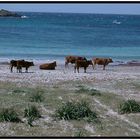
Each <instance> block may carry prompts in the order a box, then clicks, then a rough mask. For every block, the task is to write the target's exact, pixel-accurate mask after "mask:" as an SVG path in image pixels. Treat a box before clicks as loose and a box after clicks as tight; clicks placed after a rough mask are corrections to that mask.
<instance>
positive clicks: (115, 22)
mask: <svg viewBox="0 0 140 140" xmlns="http://www.w3.org/2000/svg"><path fill="white" fill-rule="evenodd" d="M112 23H113V24H121V22H120V21H117V20H113V22H112Z"/></svg>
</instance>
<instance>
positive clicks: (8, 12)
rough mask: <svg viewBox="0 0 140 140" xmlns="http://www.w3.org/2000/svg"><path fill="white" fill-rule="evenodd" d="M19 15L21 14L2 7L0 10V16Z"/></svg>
mask: <svg viewBox="0 0 140 140" xmlns="http://www.w3.org/2000/svg"><path fill="white" fill-rule="evenodd" d="M21 16H22V15H19V14H17V13H14V12H11V11H8V10H4V9H1V10H0V17H21Z"/></svg>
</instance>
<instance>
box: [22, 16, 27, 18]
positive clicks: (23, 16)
mask: <svg viewBox="0 0 140 140" xmlns="http://www.w3.org/2000/svg"><path fill="white" fill-rule="evenodd" d="M21 18H29V17H28V16H21Z"/></svg>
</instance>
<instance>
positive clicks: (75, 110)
mask: <svg viewBox="0 0 140 140" xmlns="http://www.w3.org/2000/svg"><path fill="white" fill-rule="evenodd" d="M55 116H56V117H57V118H59V119H64V120H81V119H84V120H87V121H89V122H91V121H94V122H97V120H98V117H97V114H96V112H93V111H92V110H91V109H90V107H89V104H88V103H87V102H85V101H81V102H66V103H64V104H63V105H62V106H61V107H60V108H58V109H57V110H56V112H55Z"/></svg>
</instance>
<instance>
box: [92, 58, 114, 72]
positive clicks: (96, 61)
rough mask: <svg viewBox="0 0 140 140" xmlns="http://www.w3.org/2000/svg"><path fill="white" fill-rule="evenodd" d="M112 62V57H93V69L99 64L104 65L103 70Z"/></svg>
mask: <svg viewBox="0 0 140 140" xmlns="http://www.w3.org/2000/svg"><path fill="white" fill-rule="evenodd" d="M112 62H113V60H112V59H111V58H93V59H92V63H93V69H94V68H95V66H96V64H98V65H103V70H105V67H106V66H107V65H108V64H109V63H112Z"/></svg>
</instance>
